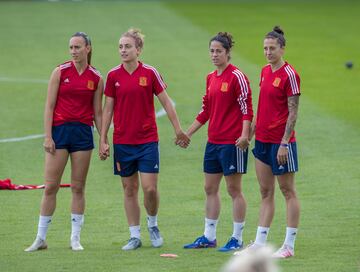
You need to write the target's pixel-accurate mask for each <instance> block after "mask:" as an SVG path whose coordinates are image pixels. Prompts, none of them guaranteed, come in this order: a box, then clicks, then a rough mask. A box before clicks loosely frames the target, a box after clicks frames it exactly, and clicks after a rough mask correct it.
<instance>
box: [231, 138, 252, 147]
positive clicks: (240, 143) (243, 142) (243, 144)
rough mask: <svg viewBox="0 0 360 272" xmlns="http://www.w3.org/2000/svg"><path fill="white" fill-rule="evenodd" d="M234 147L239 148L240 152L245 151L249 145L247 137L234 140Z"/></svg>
mask: <svg viewBox="0 0 360 272" xmlns="http://www.w3.org/2000/svg"><path fill="white" fill-rule="evenodd" d="M235 145H236V146H237V147H238V148H240V149H241V150H246V149H247V148H248V147H249V145H250V141H249V139H248V137H244V136H240V137H239V138H238V139H237V140H236V142H235Z"/></svg>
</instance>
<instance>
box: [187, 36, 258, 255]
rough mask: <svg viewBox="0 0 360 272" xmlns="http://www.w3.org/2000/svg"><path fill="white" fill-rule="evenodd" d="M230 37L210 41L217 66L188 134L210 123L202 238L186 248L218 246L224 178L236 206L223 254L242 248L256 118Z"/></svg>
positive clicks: (213, 60)
mask: <svg viewBox="0 0 360 272" xmlns="http://www.w3.org/2000/svg"><path fill="white" fill-rule="evenodd" d="M232 46H233V39H232V36H231V35H230V34H229V33H227V32H219V33H218V34H217V35H216V36H215V37H213V38H212V39H211V40H210V43H209V47H210V57H211V61H212V62H213V64H214V65H215V67H216V70H215V71H213V72H211V73H210V74H209V75H208V76H207V79H206V93H205V95H204V97H203V106H202V111H201V112H200V113H199V114H198V116H197V117H196V119H195V121H194V122H193V124H192V125H191V126H190V127H189V129H188V131H187V134H188V135H189V137H191V136H192V135H193V134H194V133H195V132H196V131H197V130H198V129H199V128H200V127H202V126H203V125H204V124H205V123H206V122H207V121H208V120H209V126H208V143H207V145H206V150H205V157H204V172H205V193H206V205H205V206H206V207H205V208H206V217H205V231H204V235H203V236H200V237H199V238H197V239H196V240H195V241H194V242H193V243H191V244H187V245H185V246H184V248H209V247H216V225H217V223H218V218H219V214H220V197H219V185H220V181H221V179H222V177H223V176H225V181H226V185H227V190H228V193H229V195H230V197H231V198H232V203H233V220H234V224H233V234H232V236H231V237H230V239H229V240H228V242H227V243H226V244H225V245H224V246H223V247H222V248H220V249H219V250H220V251H230V250H235V249H240V248H242V246H243V242H242V232H243V228H244V224H245V212H246V201H245V199H244V196H243V193H242V190H241V178H242V174H245V173H246V168H247V158H248V146H249V133H250V125H251V121H252V118H253V111H252V101H251V89H250V86H249V81H248V79H247V77H246V76H245V75H244V74H243V73H242V72H241V71H240V70H239V69H238V68H237V67H236V66H234V65H232V64H231V63H230V51H231V48H232Z"/></svg>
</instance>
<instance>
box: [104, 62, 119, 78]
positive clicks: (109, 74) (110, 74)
mask: <svg viewBox="0 0 360 272" xmlns="http://www.w3.org/2000/svg"><path fill="white" fill-rule="evenodd" d="M121 66H122V64H119V65H117V66H115V67H113V68H111V69H110V70H109V72H108V73H107V76H108V77H109V76H112V75H114V74H115V73H116V72H117V71H119V70H120V69H121Z"/></svg>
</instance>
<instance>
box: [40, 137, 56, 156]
mask: <svg viewBox="0 0 360 272" xmlns="http://www.w3.org/2000/svg"><path fill="white" fill-rule="evenodd" d="M43 146H44V149H45V152H48V153H50V154H55V143H54V140H53V139H52V137H45V139H44V143H43Z"/></svg>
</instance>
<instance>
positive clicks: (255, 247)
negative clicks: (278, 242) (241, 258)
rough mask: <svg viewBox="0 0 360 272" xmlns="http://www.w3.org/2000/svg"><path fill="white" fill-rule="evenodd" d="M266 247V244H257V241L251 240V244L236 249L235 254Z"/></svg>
mask: <svg viewBox="0 0 360 272" xmlns="http://www.w3.org/2000/svg"><path fill="white" fill-rule="evenodd" d="M264 247H265V245H259V244H255V242H252V241H250V244H248V245H247V247H245V248H243V249H242V250H238V251H235V252H234V254H233V255H241V254H242V252H243V251H244V250H246V251H257V250H259V249H261V248H264Z"/></svg>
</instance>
